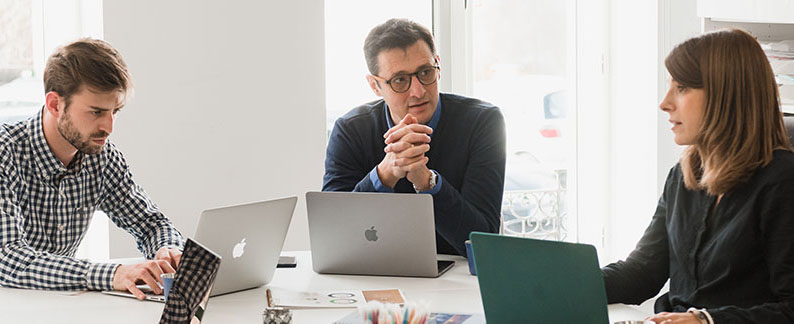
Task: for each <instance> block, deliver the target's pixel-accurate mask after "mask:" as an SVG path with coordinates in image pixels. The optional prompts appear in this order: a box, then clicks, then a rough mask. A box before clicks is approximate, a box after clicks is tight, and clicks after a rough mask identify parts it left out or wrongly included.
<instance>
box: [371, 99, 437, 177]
mask: <svg viewBox="0 0 794 324" xmlns="http://www.w3.org/2000/svg"><path fill="white" fill-rule="evenodd" d="M432 133H433V129H432V128H430V127H428V126H426V125H422V124H419V122H418V121H417V119H416V117H414V116H412V115H411V114H406V115H405V117H404V118H403V119H402V120H401V121H400V122H399V123H398V124H397V125H394V127H392V128H390V129H389V130H388V131H387V132H386V134H383V138H384V141H385V143H386V147H385V148H384V149H383V151H384V152H386V156H385V157H384V158H383V161H381V162H380V163H379V164H378V168H377V170H378V177H379V178H380V180H381V182H383V184H384V185H385V186H387V187H389V188H394V186H395V185H396V184H397V181H399V180H400V179H402V178H407V179H408V181H410V182H411V183H413V184H414V187H416V188H417V189H418V190H429V189H431V188H430V176H431V174H430V172H432V171H430V170H429V169H428V168H427V161H428V158H427V156H425V153H427V151H430V134H432Z"/></svg>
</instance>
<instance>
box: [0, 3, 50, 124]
mask: <svg viewBox="0 0 794 324" xmlns="http://www.w3.org/2000/svg"><path fill="white" fill-rule="evenodd" d="M33 16H34V14H33V3H32V1H4V2H2V3H0V22H2V24H1V25H0V30H3V34H2V36H0V37H2V39H0V43H2V44H3V46H0V123H11V122H15V121H18V120H22V119H25V118H27V117H29V116H30V115H31V114H33V113H34V112H35V111H36V110H37V109H39V108H40V107H41V105H42V103H43V96H42V93H43V91H44V90H43V86H42V84H41V73H36V72H35V70H34V55H33V49H34V34H33V30H34V28H33Z"/></svg>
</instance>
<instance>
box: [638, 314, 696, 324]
mask: <svg viewBox="0 0 794 324" xmlns="http://www.w3.org/2000/svg"><path fill="white" fill-rule="evenodd" d="M645 320H646V321H653V322H654V323H656V324H700V319H698V318H697V317H696V316H695V314H692V313H667V312H664V313H659V314H656V315H653V316H648V318H646V319H645Z"/></svg>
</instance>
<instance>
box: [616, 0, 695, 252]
mask: <svg viewBox="0 0 794 324" xmlns="http://www.w3.org/2000/svg"><path fill="white" fill-rule="evenodd" d="M611 5H612V9H611V12H612V17H611V26H610V30H611V36H612V38H611V41H610V42H611V44H610V50H611V56H610V57H611V59H610V65H611V67H612V69H611V87H612V89H611V92H610V95H611V105H612V114H613V119H612V121H613V125H614V127H613V130H612V138H613V141H612V143H613V145H614V147H613V152H614V154H613V157H612V158H613V173H614V175H613V181H612V185H613V188H612V192H613V198H612V201H613V207H612V216H611V217H610V218H609V219H608V222H607V227H606V232H605V241H606V247H607V249H606V251H607V253H609V260H610V261H612V260H618V259H624V258H626V257H627V256H628V253H629V252H631V251H632V250H633V249H634V247H635V245H636V243H637V242H638V241H639V239H640V237H641V236H642V233H643V232H644V231H645V229H646V228H647V226H648V224H649V223H650V220H651V217H652V216H653V213H654V211H655V209H656V203H657V200H658V198H659V195H660V194H661V192H662V189H663V188H664V181H665V179H666V178H667V173H668V171H669V169H670V168H671V167H672V166H673V165H674V164H675V163H676V162H677V161H678V158H679V156H680V153H681V151H682V149H683V148H682V147H680V146H678V145H676V144H675V142H673V136H672V133H671V131H670V126H669V123H668V122H667V120H668V118H669V117H668V116H667V114H666V113H664V112H662V111H661V110H660V109H659V106H658V103H659V102H660V101H661V99H662V98H663V96H664V94H665V92H666V90H667V79H666V78H667V72H666V70H665V68H664V58H665V57H666V56H667V54H668V53H669V52H670V50H671V49H672V48H673V47H674V46H675V45H676V44H678V43H680V42H681V41H683V40H686V39H687V38H689V37H692V36H695V35H697V34H698V33H699V32H700V20H699V19H698V18H697V16H696V2H695V1H690V0H658V1H655V2H643V1H639V2H637V1H626V0H612V3H611Z"/></svg>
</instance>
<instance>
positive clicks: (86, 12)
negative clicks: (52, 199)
mask: <svg viewBox="0 0 794 324" xmlns="http://www.w3.org/2000/svg"><path fill="white" fill-rule="evenodd" d="M101 18H102V2H101V0H68V1H41V0H20V1H2V2H0V30H2V31H3V33H2V34H1V35H0V44H3V45H2V46H0V123H13V122H16V121H20V120H24V119H27V118H30V117H31V116H32V115H33V114H35V113H36V112H37V111H38V110H39V109H41V107H42V106H43V105H44V85H43V80H42V75H43V71H44V66H45V63H46V62H45V60H46V59H47V57H49V55H50V54H52V52H53V51H54V50H55V49H56V48H57V47H58V46H61V45H63V44H66V43H68V42H71V41H73V40H75V39H78V38H82V37H94V38H100V39H101V38H102V36H101V35H102V24H101V21H102V19H101ZM108 225H109V224H108V219H107V216H106V215H105V214H104V213H102V212H98V213H97V214H95V215H94V218H93V219H92V222H91V225H90V226H89V228H88V231H87V232H86V235H85V237H84V238H83V241H82V243H81V244H80V247H79V248H78V250H77V257H80V258H90V259H97V260H102V259H107V258H108V256H109V253H108V251H109V250H108Z"/></svg>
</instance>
